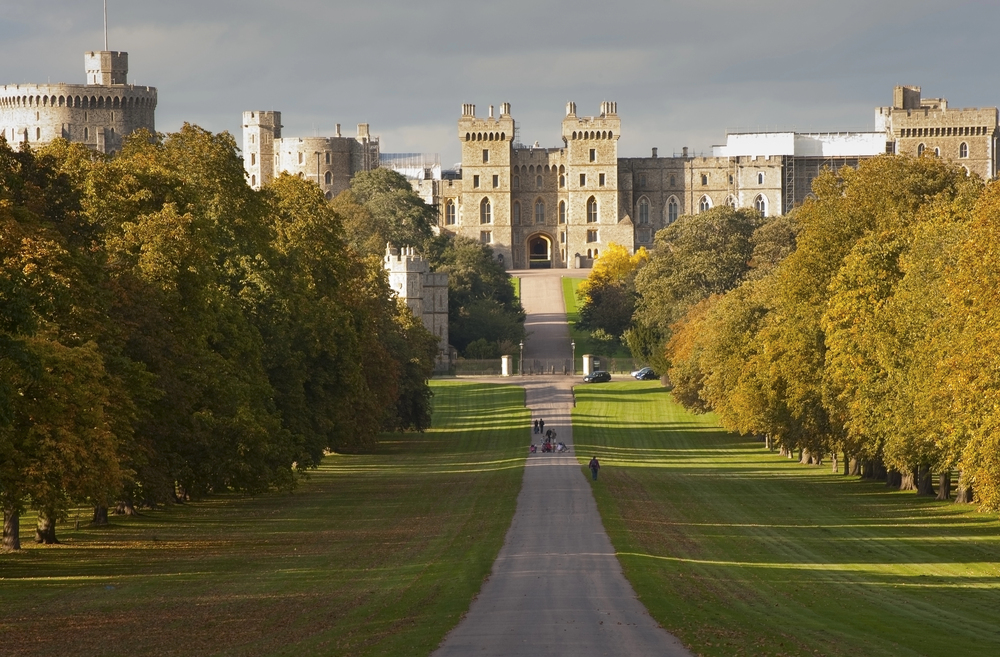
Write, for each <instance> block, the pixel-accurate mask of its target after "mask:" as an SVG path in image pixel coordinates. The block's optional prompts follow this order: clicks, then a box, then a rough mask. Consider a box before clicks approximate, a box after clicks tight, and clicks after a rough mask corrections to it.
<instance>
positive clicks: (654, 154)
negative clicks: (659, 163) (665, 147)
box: [653, 146, 656, 157]
mask: <svg viewBox="0 0 1000 657" xmlns="http://www.w3.org/2000/svg"><path fill="white" fill-rule="evenodd" d="M653 157H656V146H653Z"/></svg>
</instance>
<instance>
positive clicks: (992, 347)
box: [630, 156, 1000, 510]
mask: <svg viewBox="0 0 1000 657" xmlns="http://www.w3.org/2000/svg"><path fill="white" fill-rule="evenodd" d="M813 196H814V198H811V199H810V200H809V201H807V202H806V203H805V204H804V205H803V206H802V207H800V208H799V209H797V210H796V211H795V212H794V213H792V215H791V216H789V217H778V218H774V219H769V220H764V219H761V218H759V217H753V216H750V215H748V214H744V213H741V212H740V211H734V210H730V209H725V208H723V209H720V210H714V211H711V212H708V213H704V214H702V215H698V216H695V217H683V218H681V220H679V221H678V222H677V224H675V226H672V227H670V228H668V229H666V230H664V231H661V233H660V234H659V235H658V236H657V249H656V251H655V252H654V253H653V256H652V257H651V259H650V262H649V265H648V266H646V267H645V268H644V269H643V270H642V271H640V272H639V274H638V275H637V277H636V287H637V293H638V295H639V303H638V310H637V312H636V316H635V328H633V330H632V333H631V334H630V337H631V338H632V339H631V340H630V345H633V342H634V345H633V348H635V349H638V350H640V351H641V350H643V349H645V350H647V351H648V353H649V354H650V356H651V360H653V361H654V362H656V364H657V366H658V367H667V368H668V370H666V371H669V373H670V378H671V381H672V383H673V384H674V391H675V395H676V397H677V398H678V399H679V400H680V401H681V402H682V403H684V404H685V406H687V407H688V408H690V409H693V410H695V411H705V410H709V409H711V410H714V411H715V412H716V413H717V414H718V415H719V418H720V420H721V421H722V423H723V424H724V425H725V426H726V427H727V428H728V429H730V430H733V431H737V432H739V433H742V434H747V435H758V436H762V437H764V438H765V440H767V442H768V446H773V447H776V448H778V449H780V450H781V451H782V452H783V453H786V454H788V455H791V454H793V453H796V452H797V453H798V455H799V457H800V458H801V460H802V461H803V462H807V463H808V462H811V463H819V462H821V460H822V459H824V458H825V457H827V456H830V457H831V458H832V460H833V467H834V468H835V469H839V464H838V459H839V458H843V461H842V465H843V471H844V473H845V474H857V475H862V476H867V477H874V478H883V477H884V478H886V479H887V480H888V481H889V483H890V484H892V485H895V486H900V487H902V488H905V489H911V488H912V489H916V490H917V491H918V492H919V493H922V494H933V492H934V485H933V483H934V482H933V476H934V475H937V480H938V490H937V495H938V498H939V499H949V498H950V495H951V490H952V481H951V473H952V472H953V471H955V470H957V471H958V472H960V479H959V482H958V500H960V501H972V498H973V494H974V496H975V500H976V501H977V502H978V503H979V504H980V506H981V507H982V508H984V509H989V510H998V509H1000V438H998V436H1000V434H998V432H997V429H998V428H1000V427H998V425H1000V410H998V409H1000V404H998V401H1000V362H998V361H997V356H996V354H997V353H998V352H997V347H1000V299H998V290H1000V252H998V251H997V247H996V245H997V244H1000V185H997V184H995V183H994V184H989V185H984V184H983V183H982V181H980V180H979V179H977V178H975V177H969V176H967V175H966V172H965V171H964V170H963V169H961V168H959V167H955V166H953V165H950V164H948V163H945V162H942V161H941V160H938V159H935V158H930V157H922V158H906V157H895V156H884V157H879V158H875V159H872V160H868V161H866V162H864V163H862V164H861V165H860V166H859V167H858V169H857V170H855V169H850V168H845V169H842V170H841V171H840V172H839V173H838V174H837V175H834V174H832V173H825V174H823V175H821V176H820V177H819V178H818V179H817V180H816V181H815V183H814V185H813ZM664 345H665V346H664Z"/></svg>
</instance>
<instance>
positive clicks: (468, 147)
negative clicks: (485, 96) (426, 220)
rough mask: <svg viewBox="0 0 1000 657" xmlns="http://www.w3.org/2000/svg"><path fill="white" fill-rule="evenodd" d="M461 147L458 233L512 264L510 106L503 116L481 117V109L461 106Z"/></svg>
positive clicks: (505, 107)
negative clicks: (478, 112) (488, 248)
mask: <svg viewBox="0 0 1000 657" xmlns="http://www.w3.org/2000/svg"><path fill="white" fill-rule="evenodd" d="M458 139H459V141H460V142H461V144H462V181H461V183H462V187H461V193H460V195H459V203H458V206H459V208H458V214H459V216H458V232H459V233H460V234H462V235H465V236H466V237H470V238H472V239H476V240H479V241H480V242H482V243H484V244H488V245H490V246H491V247H492V248H493V250H494V252H496V254H497V257H498V258H503V259H504V261H505V262H506V263H510V262H511V202H510V194H511V151H512V148H513V142H514V119H513V118H512V117H511V115H510V103H503V104H501V105H500V114H499V116H495V115H494V109H493V106H492V105H490V108H489V115H488V116H487V117H485V118H478V117H476V106H475V105H471V104H464V105H462V117H461V118H460V119H459V121H458Z"/></svg>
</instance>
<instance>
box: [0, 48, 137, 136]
mask: <svg viewBox="0 0 1000 657" xmlns="http://www.w3.org/2000/svg"><path fill="white" fill-rule="evenodd" d="M84 64H85V68H86V72H87V83H86V84H65V83H58V84H7V85H4V86H3V87H0V134H2V135H3V137H4V138H5V139H6V140H7V142H8V143H10V144H19V143H28V144H30V145H31V146H32V147H33V148H34V147H38V146H43V145H45V144H47V143H49V142H51V141H53V140H55V139H58V138H60V137H61V138H63V139H67V140H69V141H71V142H77V143H81V144H85V145H86V146H88V147H89V148H92V149H94V150H96V151H98V152H101V153H114V152H116V151H118V150H120V149H121V146H122V142H123V141H124V139H125V138H126V137H127V136H128V135H129V134H131V133H132V132H134V131H136V130H139V129H142V128H145V129H146V130H149V131H150V132H151V133H154V134H155V132H156V125H155V121H154V113H155V110H156V89H155V88H154V87H140V86H136V85H133V84H129V83H128V53H126V52H116V51H110V50H101V51H96V52H88V53H85V54H84Z"/></svg>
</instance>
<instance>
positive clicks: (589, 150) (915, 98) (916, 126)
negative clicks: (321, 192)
mask: <svg viewBox="0 0 1000 657" xmlns="http://www.w3.org/2000/svg"><path fill="white" fill-rule="evenodd" d="M516 134H517V131H516V126H515V122H514V119H513V116H512V115H511V108H510V104H509V103H503V104H501V105H500V112H499V115H496V116H495V115H494V108H493V106H490V108H489V114H488V115H487V116H486V117H482V118H480V117H477V116H476V108H475V105H471V104H466V105H463V106H462V115H461V117H460V118H459V120H458V139H459V141H460V142H461V145H462V171H461V177H460V178H458V179H451V180H423V181H421V180H415V181H413V185H414V187H415V188H416V189H417V190H418V191H419V192H420V193H421V196H423V197H425V198H432V199H433V200H434V205H436V206H437V209H438V215H439V217H438V224H439V228H440V230H441V231H442V232H446V233H451V234H456V235H463V236H465V237H469V238H472V239H475V240H478V241H480V242H482V243H484V244H489V245H490V246H491V247H492V248H493V250H494V252H495V253H496V254H497V258H498V259H499V260H501V261H502V262H504V264H505V265H506V266H507V267H508V268H510V269H527V268H549V267H553V268H557V267H558V268H587V267H590V266H592V265H593V262H594V259H596V258H597V257H599V255H600V252H601V250H602V249H604V248H606V247H607V246H608V245H609V244H611V243H616V244H620V245H623V246H625V247H626V248H628V249H630V250H633V251H634V250H635V249H638V248H639V247H642V246H646V247H651V246H652V244H653V236H654V235H655V233H656V231H657V230H659V229H661V228H664V227H665V226H667V225H669V224H671V223H672V222H673V221H675V220H676V219H677V217H679V216H680V215H683V214H696V213H699V212H704V211H705V210H707V209H709V208H712V207H715V206H718V205H722V204H725V205H729V206H732V207H735V208H752V209H753V210H755V211H757V212H760V213H761V214H762V215H765V216H771V215H779V214H783V213H785V212H787V211H789V210H791V209H792V208H793V207H795V206H797V205H799V204H801V203H802V202H803V201H804V200H805V198H806V197H807V196H808V195H809V193H810V192H811V186H812V181H813V180H814V179H815V178H816V176H817V175H819V172H820V171H821V170H823V169H824V168H829V169H832V170H834V171H836V170H837V169H839V168H840V167H843V166H851V167H856V166H857V165H858V163H859V162H860V161H861V160H862V159H864V158H869V157H874V156H876V155H879V154H881V153H906V154H911V155H922V154H925V153H926V154H931V153H933V154H934V155H935V156H938V157H945V158H948V159H951V160H954V161H955V162H957V163H959V164H961V165H962V166H963V167H965V169H966V171H968V172H969V173H976V174H978V175H979V176H981V177H982V178H984V179H987V180H989V179H992V178H995V177H996V175H997V157H996V147H997V139H998V136H1000V135H998V122H997V109H996V108H995V107H994V108H985V109H960V110H959V109H949V108H948V106H947V101H946V100H944V99H939V98H936V99H922V98H921V96H920V88H919V87H896V88H895V90H894V93H893V105H892V106H890V107H879V108H877V109H876V130H875V131H874V132H841V133H794V132H771V133H731V134H729V135H727V139H726V143H725V145H721V146H716V147H714V148H713V153H712V155H711V156H708V157H705V156H694V155H688V152H687V149H686V148H684V149H683V150H682V152H681V153H680V154H676V155H673V156H671V157H658V154H657V149H655V148H653V149H652V151H651V154H650V156H649V157H643V158H620V157H618V147H617V143H618V139H619V137H620V136H621V119H620V118H619V116H618V111H617V105H616V103H614V102H604V103H602V104H601V106H600V113H599V114H598V115H596V116H579V115H578V114H577V109H576V104H575V103H572V102H571V103H569V104H567V106H566V115H565V117H564V119H563V122H562V141H563V145H562V146H560V147H557V148H539V147H537V146H524V145H522V144H519V143H517V141H516V137H515V135H516Z"/></svg>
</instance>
